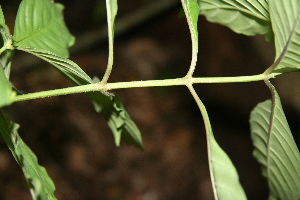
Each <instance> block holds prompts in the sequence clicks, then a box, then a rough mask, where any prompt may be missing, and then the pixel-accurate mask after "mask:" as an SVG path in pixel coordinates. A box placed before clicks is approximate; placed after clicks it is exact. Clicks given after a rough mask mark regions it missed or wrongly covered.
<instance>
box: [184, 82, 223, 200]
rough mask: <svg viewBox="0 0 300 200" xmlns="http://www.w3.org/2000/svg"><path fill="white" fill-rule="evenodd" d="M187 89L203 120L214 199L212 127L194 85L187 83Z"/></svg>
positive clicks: (215, 194)
mask: <svg viewBox="0 0 300 200" xmlns="http://www.w3.org/2000/svg"><path fill="white" fill-rule="evenodd" d="M187 87H188V89H189V91H190V92H191V94H192V96H193V98H194V100H195V101H196V103H197V105H198V107H199V109H200V112H201V115H202V118H203V121H204V126H205V133H206V140H207V153H208V161H209V162H208V165H209V173H210V177H211V180H212V181H211V182H212V184H213V193H214V196H215V199H217V193H216V187H215V186H214V183H215V175H214V173H213V169H212V163H211V160H212V159H211V147H210V138H211V137H212V134H213V132H212V127H211V123H210V120H209V117H208V113H207V110H206V108H205V106H204V104H203V102H202V101H201V99H200V98H199V96H198V94H197V93H196V91H195V89H194V87H193V85H192V84H188V85H187Z"/></svg>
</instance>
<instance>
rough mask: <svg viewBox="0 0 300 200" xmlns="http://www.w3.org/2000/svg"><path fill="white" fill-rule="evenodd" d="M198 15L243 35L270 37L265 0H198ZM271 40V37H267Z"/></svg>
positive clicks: (266, 2)
mask: <svg viewBox="0 0 300 200" xmlns="http://www.w3.org/2000/svg"><path fill="white" fill-rule="evenodd" d="M198 2H199V5H200V14H202V15H204V16H205V17H206V18H207V20H209V21H211V22H215V23H219V24H222V25H225V26H227V27H229V28H230V29H232V30H233V31H235V32H236V33H241V34H244V35H256V34H269V35H271V31H272V30H271V28H270V16H269V11H268V10H269V9H268V1H267V0H255V1H249V0H198ZM268 40H272V37H270V36H269V37H268Z"/></svg>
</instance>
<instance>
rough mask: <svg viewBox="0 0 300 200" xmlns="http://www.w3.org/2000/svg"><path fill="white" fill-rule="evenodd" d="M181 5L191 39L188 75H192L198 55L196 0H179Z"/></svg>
mask: <svg viewBox="0 0 300 200" xmlns="http://www.w3.org/2000/svg"><path fill="white" fill-rule="evenodd" d="M181 3H182V7H183V10H184V13H185V16H186V18H187V22H188V25H189V29H190V33H191V39H192V61H191V66H190V69H189V72H188V75H190V76H192V75H193V72H194V70H195V67H196V63H197V55H198V28H197V22H198V17H199V12H200V11H199V5H198V2H197V0H181Z"/></svg>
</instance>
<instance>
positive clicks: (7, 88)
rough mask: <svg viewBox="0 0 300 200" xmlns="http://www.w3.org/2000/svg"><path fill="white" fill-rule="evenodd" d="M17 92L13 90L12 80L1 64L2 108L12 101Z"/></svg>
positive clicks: (0, 93)
mask: <svg viewBox="0 0 300 200" xmlns="http://www.w3.org/2000/svg"><path fill="white" fill-rule="evenodd" d="M14 96H15V93H14V92H13V91H12V87H11V84H10V82H9V81H8V80H7V78H6V76H5V74H4V71H3V68H2V67H1V66H0V108H1V107H3V106H7V105H10V104H11V103H12V100H13V97H14Z"/></svg>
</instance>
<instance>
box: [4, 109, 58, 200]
mask: <svg viewBox="0 0 300 200" xmlns="http://www.w3.org/2000/svg"><path fill="white" fill-rule="evenodd" d="M18 128H19V125H18V124H16V123H14V122H12V121H10V120H9V119H8V118H7V117H6V115H5V114H4V112H3V111H2V110H0V133H1V135H2V137H3V138H4V141H5V143H6V144H7V146H8V147H9V149H10V150H11V152H12V154H13V156H14V158H15V159H16V161H17V163H18V164H19V165H20V167H21V168H22V171H23V173H24V176H25V179H26V182H27V184H28V186H29V189H30V193H31V195H32V198H33V199H34V200H56V198H55V196H54V190H55V186H54V183H53V181H52V180H51V178H50V177H49V176H48V174H47V172H46V170H45V168H44V167H42V166H40V165H39V164H38V160H37V158H36V156H35V154H34V153H33V152H32V151H31V150H30V148H29V147H28V146H27V145H26V144H25V143H24V141H23V140H22V139H21V137H20V136H19V134H18V132H17V130H18Z"/></svg>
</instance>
